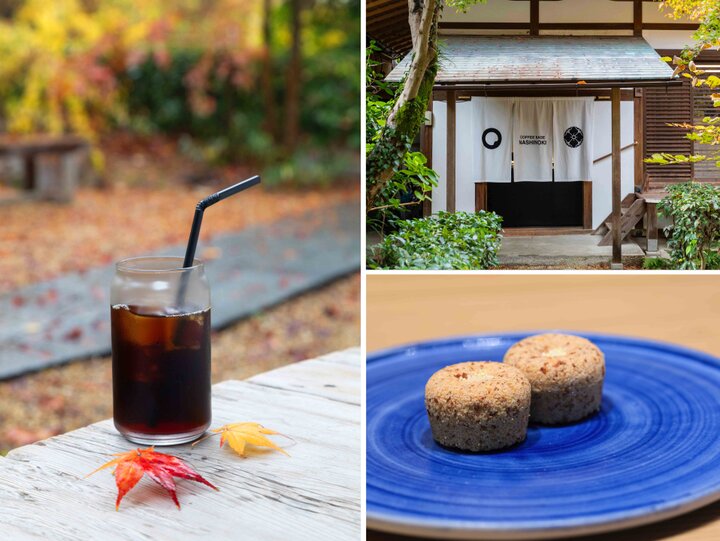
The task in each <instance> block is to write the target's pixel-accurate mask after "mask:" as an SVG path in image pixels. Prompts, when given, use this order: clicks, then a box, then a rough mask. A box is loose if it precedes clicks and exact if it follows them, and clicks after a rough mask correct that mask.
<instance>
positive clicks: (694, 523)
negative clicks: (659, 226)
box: [367, 273, 720, 541]
mask: <svg viewBox="0 0 720 541" xmlns="http://www.w3.org/2000/svg"><path fill="white" fill-rule="evenodd" d="M719 313H720V276H718V275H708V274H703V275H698V274H688V273H683V274H675V275H667V274H650V275H648V274H632V273H630V274H628V273H625V274H622V275H610V274H572V275H558V274H552V275H549V274H548V275H543V274H537V273H533V274H515V275H507V274H504V275H488V274H483V275H472V276H463V275H449V274H445V275H397V274H396V275H392V276H391V275H368V276H367V350H368V352H372V351H375V350H378V349H382V348H386V347H391V346H397V345H401V344H404V343H407V342H412V341H415V340H425V339H430V338H439V337H446V336H452V335H458V334H469V333H488V332H496V331H497V332H502V331H513V330H535V329H565V330H577V331H595V332H607V333H615V334H626V335H634V336H640V337H647V338H654V339H658V340H664V341H668V342H675V343H678V344H682V345H684V346H688V347H692V348H695V349H700V350H704V351H707V352H709V353H712V354H715V355H718V356H720V332H719V329H718V317H717V316H718V314H719ZM718 517H720V502H718V503H715V504H713V505H710V506H707V507H705V508H703V509H700V510H698V511H696V512H694V513H691V514H688V515H685V516H682V517H678V518H676V519H672V520H669V521H665V522H661V523H658V524H655V525H650V526H646V527H642V528H636V529H633V530H629V531H627V532H624V533H622V534H620V533H612V534H608V535H605V536H593V537H588V538H584V539H587V540H590V539H593V540H595V541H600V540H603V541H609V540H611V539H612V540H613V541H630V540H632V541H650V540H660V539H672V540H683V541H690V540H693V541H697V540H702V541H710V540H713V541H716V540H720V519H719V518H718ZM368 539H369V540H371V541H379V540H400V539H405V538H402V537H399V536H392V535H388V534H381V533H377V532H369V533H368Z"/></svg>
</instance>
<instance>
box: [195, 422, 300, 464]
mask: <svg viewBox="0 0 720 541" xmlns="http://www.w3.org/2000/svg"><path fill="white" fill-rule="evenodd" d="M210 432H212V433H214V434H220V447H222V446H223V445H224V444H225V442H226V441H227V442H228V444H230V447H231V448H232V449H233V450H234V451H235V452H236V453H237V454H239V455H240V456H241V457H243V458H245V446H246V445H247V444H248V443H249V444H250V445H255V446H257V447H268V448H270V449H274V450H276V451H280V452H281V453H283V454H285V455H287V456H290V455H289V454H288V453H287V451H285V449H283V448H282V447H279V446H278V445H275V444H274V443H273V442H272V441H270V440H269V439H268V438H266V437H265V436H264V435H263V434H268V435H277V436H282V435H283V434H280V432H275V431H274V430H270V429H269V428H265V427H264V426H263V425H261V424H258V423H230V424H227V425H223V426H221V427H220V428H214V429H212V430H210ZM209 437H210V435H208V436H205V437H204V438H202V439H200V440H198V441H196V442H195V443H193V445H195V444H198V443H200V442H201V441H203V440H205V439H206V438H209ZM286 437H287V436H286Z"/></svg>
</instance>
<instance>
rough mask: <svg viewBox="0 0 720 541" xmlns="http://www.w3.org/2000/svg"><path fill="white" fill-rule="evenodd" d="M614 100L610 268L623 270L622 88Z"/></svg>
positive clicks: (612, 91)
mask: <svg viewBox="0 0 720 541" xmlns="http://www.w3.org/2000/svg"><path fill="white" fill-rule="evenodd" d="M611 99H612V234H613V235H612V237H613V243H612V261H611V263H610V268H611V269H613V270H622V231H621V227H620V224H621V216H620V213H621V204H622V202H621V199H622V195H621V172H620V165H621V162H620V160H621V156H620V88H617V87H615V88H613V89H612V90H611Z"/></svg>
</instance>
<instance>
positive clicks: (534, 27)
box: [530, 0, 540, 36]
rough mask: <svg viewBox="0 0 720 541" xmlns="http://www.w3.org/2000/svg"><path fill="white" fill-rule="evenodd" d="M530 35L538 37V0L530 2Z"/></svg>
mask: <svg viewBox="0 0 720 541" xmlns="http://www.w3.org/2000/svg"><path fill="white" fill-rule="evenodd" d="M530 35H531V36H539V35H540V0H530Z"/></svg>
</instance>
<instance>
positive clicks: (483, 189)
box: [475, 182, 488, 212]
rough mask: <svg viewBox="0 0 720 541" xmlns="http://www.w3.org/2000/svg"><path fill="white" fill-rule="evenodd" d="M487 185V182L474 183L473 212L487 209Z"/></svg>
mask: <svg viewBox="0 0 720 541" xmlns="http://www.w3.org/2000/svg"><path fill="white" fill-rule="evenodd" d="M487 199H488V185H487V182H476V183H475V212H477V211H479V210H487V209H488V204H487V203H488V201H487Z"/></svg>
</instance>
